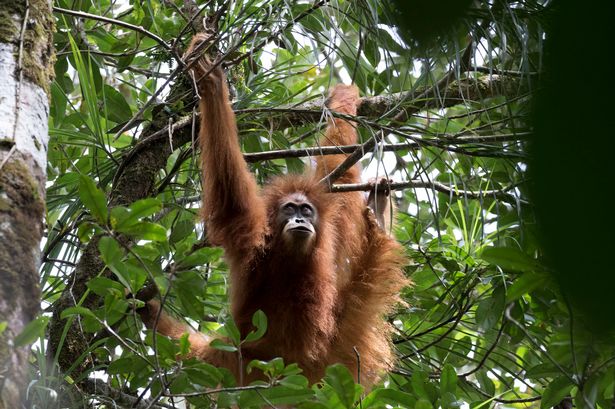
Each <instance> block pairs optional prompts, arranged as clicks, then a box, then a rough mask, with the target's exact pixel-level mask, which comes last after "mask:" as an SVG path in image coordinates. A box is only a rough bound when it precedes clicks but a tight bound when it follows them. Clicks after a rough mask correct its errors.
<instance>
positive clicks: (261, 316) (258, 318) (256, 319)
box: [244, 310, 267, 342]
mask: <svg viewBox="0 0 615 409" xmlns="http://www.w3.org/2000/svg"><path fill="white" fill-rule="evenodd" d="M252 324H254V326H255V327H256V331H250V333H249V334H248V335H247V336H246V339H245V340H244V342H252V341H256V340H259V339H261V338H262V337H263V335H265V333H266V332H267V316H266V315H265V313H264V312H263V311H261V310H258V311H256V312H255V313H254V315H253V316H252Z"/></svg>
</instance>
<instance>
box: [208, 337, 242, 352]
mask: <svg viewBox="0 0 615 409" xmlns="http://www.w3.org/2000/svg"><path fill="white" fill-rule="evenodd" d="M209 346H210V347H212V348H215V349H219V350H220V351H226V352H237V347H236V346H234V345H231V344H227V343H226V342H224V341H222V340H221V339H220V338H215V339H214V340H213V341H211V342H210V343H209Z"/></svg>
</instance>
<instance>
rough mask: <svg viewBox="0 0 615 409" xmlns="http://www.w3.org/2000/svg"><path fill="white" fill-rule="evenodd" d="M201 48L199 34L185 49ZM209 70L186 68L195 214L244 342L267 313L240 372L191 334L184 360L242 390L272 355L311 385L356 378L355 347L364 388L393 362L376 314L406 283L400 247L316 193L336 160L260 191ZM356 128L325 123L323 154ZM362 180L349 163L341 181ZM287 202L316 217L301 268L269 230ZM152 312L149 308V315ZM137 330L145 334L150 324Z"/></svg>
mask: <svg viewBox="0 0 615 409" xmlns="http://www.w3.org/2000/svg"><path fill="white" fill-rule="evenodd" d="M199 41H201V40H200V37H198V36H197V38H196V39H195V40H193V45H192V47H194V45H195V44H196V43H198V42H199ZM208 67H209V63H208V62H207V61H206V60H205V59H203V60H201V61H200V63H199V64H197V66H196V68H195V69H194V75H195V78H196V80H197V84H198V87H199V93H200V96H201V102H200V109H201V118H202V119H201V130H200V146H201V162H202V166H203V216H204V218H205V221H206V224H207V231H208V235H209V239H210V240H211V242H212V243H215V244H216V245H220V246H222V247H224V249H225V256H226V259H227V261H228V264H229V266H230V274H231V306H232V315H233V317H234V319H235V321H236V323H237V325H238V327H239V329H240V331H241V333H242V335H243V336H245V335H246V334H247V333H248V332H249V331H250V330H252V324H251V318H252V315H253V313H254V312H255V311H256V310H258V309H261V310H263V311H264V312H265V314H266V315H267V317H268V321H269V326H268V329H267V333H266V334H265V336H264V337H263V338H262V339H261V340H258V341H256V342H253V343H248V344H246V345H245V346H243V347H242V356H243V361H242V362H239V359H238V357H237V354H235V353H229V352H223V351H219V350H215V349H212V348H210V347H209V345H208V340H207V338H205V337H199V336H196V335H191V337H190V341H191V355H194V356H197V357H199V358H201V359H203V360H206V361H208V362H210V363H212V364H214V365H218V366H222V367H226V368H228V369H229V370H231V371H232V372H233V373H234V374H235V376H236V377H237V379H242V380H243V383H248V382H250V381H251V380H253V379H255V376H257V375H255V374H252V375H251V376H250V377H246V374H245V373H244V368H245V365H246V364H247V363H249V362H250V360H252V359H265V360H267V359H272V358H274V357H278V356H280V357H283V358H284V360H285V362H286V363H291V362H296V363H298V364H299V365H300V366H301V367H302V368H303V370H304V374H305V375H306V376H307V377H308V379H309V380H310V382H316V381H318V380H319V379H320V378H321V377H322V376H323V375H324V370H325V368H326V366H327V365H330V364H333V363H337V362H339V363H343V364H345V365H346V366H347V367H348V368H349V369H350V370H351V372H352V373H353V374H355V378H356V377H357V374H358V373H359V368H358V364H357V362H358V361H357V356H356V353H355V350H354V348H355V347H356V349H357V351H358V353H359V356H360V361H361V367H360V373H361V382H362V383H363V384H364V385H367V386H370V385H371V384H373V383H374V382H376V381H377V380H378V379H379V378H380V376H381V375H382V374H383V373H384V372H385V371H386V370H387V369H390V367H391V364H392V359H393V356H392V352H391V345H390V331H391V327H390V325H389V324H388V323H387V322H386V321H385V320H384V315H385V314H387V313H389V312H390V311H391V309H392V308H393V306H394V305H395V304H396V303H397V302H398V301H399V298H398V292H399V290H400V289H401V288H402V287H403V286H405V285H406V284H407V283H408V281H407V279H406V278H405V277H404V275H403V271H402V268H403V266H404V265H405V264H406V262H407V260H406V258H405V256H404V251H403V249H402V247H401V246H400V245H399V244H398V243H397V242H396V241H395V240H393V239H391V238H390V237H389V236H388V235H387V234H386V233H385V232H384V231H383V230H382V229H380V228H379V227H378V226H377V223H376V221H375V219H374V216H373V214H372V213H371V212H370V211H369V210H368V208H367V206H366V202H365V199H364V197H363V195H362V194H361V193H360V192H350V193H343V194H331V193H326V192H325V190H324V188H323V186H321V185H320V184H319V183H318V181H319V180H320V179H321V178H322V177H323V176H325V175H326V174H327V173H329V172H331V171H332V170H333V169H335V167H336V166H337V165H339V163H341V161H343V160H344V159H345V155H333V156H327V157H319V158H318V159H317V165H316V170H315V171H314V172H311V173H308V174H307V175H287V176H282V177H279V178H276V179H275V180H273V181H272V182H271V183H269V184H268V185H267V186H266V187H265V188H264V189H263V190H262V191H261V190H260V189H259V187H258V186H257V184H256V181H255V179H254V177H253V176H252V174H251V173H250V172H249V171H248V169H247V166H246V163H245V162H244V160H243V157H242V153H241V151H240V147H239V143H238V140H237V128H236V124H235V116H234V114H233V111H232V110H231V107H230V104H229V101H228V89H227V86H226V83H225V79H224V74H223V73H222V71H221V70H220V69H219V68H216V69H214V70H213V72H212V73H211V74H210V75H208V76H207V77H203V78H201V77H202V76H203V74H204V73H205V72H206V71H207V70H208ZM358 101H359V96H358V90H357V88H356V87H354V86H344V85H338V86H336V87H335V88H333V90H332V91H331V93H330V104H329V106H330V108H331V109H332V110H334V111H337V112H341V113H345V114H349V115H355V114H356V108H357V103H358ZM355 126H356V125H355V124H353V123H350V122H348V121H346V120H343V119H339V118H336V119H332V120H330V122H329V126H328V128H327V131H326V133H325V135H324V137H323V138H322V140H321V144H322V145H345V144H352V143H356V142H357V132H356V129H355ZM359 180H360V169H359V166H358V165H357V166H353V167H352V168H351V169H350V170H348V171H347V172H346V173H345V174H344V175H343V176H342V177H341V178H340V179H339V182H342V183H356V182H359ZM294 192H300V193H303V194H304V195H305V196H306V197H307V198H308V200H309V201H310V203H311V204H312V205H314V207H315V208H316V209H317V212H318V220H319V221H318V222H317V223H316V226H315V227H316V239H315V242H314V246H313V248H312V250H311V254H310V255H309V256H308V257H303V258H300V257H297V256H293V255H292V254H288V253H285V252H282V251H280V249H281V248H282V246H281V245H280V234H279V232H277V231H275V228H274V227H275V223H274V221H275V217H276V214H277V212H278V208H279V206H280V204H281V203H282V200H284V199H285V198H286V197H288V195H289V194H291V193H294ZM158 308H159V307H158V306H157V304H155V303H154V304H150V308H149V313H148V314H149V316H150V317H151V316H152V314H154V313H157V311H158ZM148 314H146V315H148ZM145 321H146V324H148V326H150V327H151V325H152V323H151V318H150V319H147V318H146V319H145ZM157 329H158V331H159V332H160V333H162V334H165V335H169V336H171V337H175V338H177V337H178V336H179V335H181V333H183V332H185V331H186V328H185V326H183V325H182V324H180V323H177V322H176V321H174V320H173V319H171V318H170V317H169V316H168V315H166V314H162V318H161V321H160V322H159V324H158V327H157ZM197 335H198V334H197ZM240 365H241V367H240Z"/></svg>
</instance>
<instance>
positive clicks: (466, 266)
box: [20, 0, 615, 409]
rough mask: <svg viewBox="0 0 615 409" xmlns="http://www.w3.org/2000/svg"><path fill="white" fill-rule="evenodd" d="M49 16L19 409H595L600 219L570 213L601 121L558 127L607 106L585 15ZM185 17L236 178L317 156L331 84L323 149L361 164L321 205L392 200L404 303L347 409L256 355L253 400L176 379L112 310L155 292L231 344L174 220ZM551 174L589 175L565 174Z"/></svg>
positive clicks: (176, 349)
mask: <svg viewBox="0 0 615 409" xmlns="http://www.w3.org/2000/svg"><path fill="white" fill-rule="evenodd" d="M552 3H554V4H552ZM53 5H54V9H53V16H54V18H55V23H56V29H57V31H56V33H55V34H54V37H53V38H54V46H55V48H56V53H57V54H56V57H57V60H56V62H55V80H54V81H53V83H51V84H50V88H49V90H50V95H51V103H50V118H49V125H50V129H49V132H50V142H49V149H48V167H47V172H48V183H47V199H46V201H47V202H46V203H47V209H46V218H45V237H44V240H43V244H42V265H41V268H40V285H41V289H42V305H43V311H42V313H41V316H40V317H39V318H38V319H36V320H35V321H33V323H32V324H30V325H29V326H28V327H27V329H26V331H25V333H24V335H23V336H22V338H21V339H20V342H22V343H23V344H27V343H29V342H33V343H34V344H33V347H32V348H33V351H34V355H33V357H32V359H31V362H30V366H31V373H32V378H33V381H32V382H31V384H30V386H29V387H28V399H29V401H28V405H30V406H31V407H36V408H60V407H75V408H77V407H96V408H115V407H133V408H184V407H191V408H193V407H194V408H199V407H217V408H229V407H235V406H237V407H240V408H252V407H280V406H281V405H292V406H295V407H299V408H355V407H356V408H363V409H367V408H417V409H428V408H475V409H478V408H539V407H540V408H552V407H557V408H559V409H564V408H571V407H573V405H574V406H576V407H579V408H610V409H613V408H615V403H614V402H613V395H614V387H615V343H614V342H613V338H612V335H611V333H610V332H609V331H610V329H612V325H613V323H612V322H611V321H612V318H611V315H612V313H613V311H615V306H613V304H612V301H607V300H608V298H609V296H610V295H612V289H613V286H611V285H609V284H612V283H613V281H612V280H613V279H612V278H611V279H610V280H611V281H608V280H605V281H599V280H600V274H606V272H607V271H608V268H609V267H610V266H609V265H608V264H607V262H606V261H605V262H604V263H603V262H602V261H601V260H603V259H606V258H603V257H601V256H600V255H601V254H603V253H602V250H605V251H608V250H607V249H606V246H605V245H604V244H602V243H606V242H607V240H608V237H607V236H608V234H609V227H611V225H612V223H611V222H609V221H604V220H605V219H608V220H610V219H612V216H611V215H610V214H609V213H608V208H606V205H604V206H596V207H594V208H589V206H592V205H591V203H592V201H593V199H596V200H598V199H601V198H602V196H601V195H606V193H603V192H606V190H608V189H607V188H606V185H603V186H601V185H600V184H601V183H602V181H601V179H600V178H601V177H603V175H604V176H606V174H607V172H608V169H606V170H605V169H604V163H608V157H607V156H606V155H607V153H606V152H609V153H608V154H611V152H613V150H612V149H611V150H609V149H606V148H607V147H608V146H606V145H600V144H599V142H596V143H595V144H594V145H592V146H594V148H593V149H594V151H592V152H593V153H595V155H596V156H595V157H594V156H589V157H587V156H584V157H583V158H582V159H581V158H579V157H578V155H584V154H583V153H582V152H584V151H583V149H584V148H583V147H582V146H580V145H583V143H582V142H580V138H582V137H583V132H587V133H588V134H589V133H591V134H592V135H600V134H601V133H602V129H600V126H604V125H600V123H602V121H606V122H608V121H607V120H606V118H605V119H598V118H592V119H590V120H586V119H582V120H580V119H579V118H580V117H579V116H577V117H576V119H575V118H573V117H574V115H575V112H574V110H577V113H578V114H579V115H581V114H583V115H585V114H586V115H587V116H586V117H584V118H588V117H589V118H591V116H592V115H594V114H595V115H596V116H597V115H599V114H601V113H602V111H595V109H596V108H595V106H596V105H595V104H596V103H600V101H602V100H603V99H606V98H608V95H609V94H608V93H605V94H606V95H607V96H605V97H602V98H603V99H596V100H594V101H591V98H593V97H594V95H593V94H591V92H590V94H584V92H587V88H589V89H590V91H591V90H595V89H597V87H600V83H602V82H604V81H605V80H606V81H608V80H607V79H606V78H605V77H607V76H608V73H606V72H602V71H601V69H600V67H598V66H599V65H600V61H596V65H597V66H592V64H590V63H589V61H595V60H593V59H592V58H593V57H592V56H591V55H589V54H590V53H592V52H593V51H594V49H595V48H598V47H599V46H600V44H601V42H602V41H605V40H606V39H608V38H611V39H612V38H615V37H608V33H602V32H601V33H595V32H593V31H591V30H592V29H594V27H603V26H602V17H601V16H598V14H600V12H596V11H594V12H593V13H594V14H593V17H595V18H597V19H599V21H593V22H592V23H591V24H590V23H587V24H585V25H583V24H581V26H575V25H574V24H568V21H567V20H566V19H568V18H574V19H579V20H580V21H589V20H584V16H585V14H586V13H585V11H584V10H580V11H574V13H575V14H566V13H564V12H561V11H560V10H559V9H558V5H559V6H562V5H563V6H562V7H564V8H565V7H566V3H565V2H559V3H558V2H557V1H548V0H520V1H503V0H476V1H469V0H467V1H466V0H464V1H433V2H430V1H417V0H412V1H407V2H404V1H399V2H386V1H385V2H382V1H376V0H356V1H348V0H320V1H313V0H309V1H301V0H299V1H293V0H234V1H231V0H207V1H204V0H197V1H193V0H149V1H144V2H141V1H132V0H127V1H116V0H96V1H94V0H70V1H69V0H56V1H55V2H54V3H53ZM558 13H559V14H558ZM584 13H585V14H584ZM203 21H205V22H206V24H207V29H208V30H209V31H210V32H211V33H212V35H213V36H215V39H216V41H215V44H216V50H214V52H213V55H214V57H215V59H216V61H217V62H219V63H220V64H221V65H222V66H223V67H224V69H225V71H226V72H227V75H228V78H229V83H230V86H231V89H232V96H233V108H234V110H235V112H236V114H237V117H238V124H239V131H240V140H241V145H242V149H243V151H244V152H245V158H246V160H247V162H248V163H249V164H250V167H251V170H252V171H253V172H254V173H255V174H256V176H257V178H258V180H259V181H260V182H264V181H266V180H267V179H268V178H269V177H270V176H272V175H275V174H278V173H281V172H296V171H301V170H302V169H304V168H305V167H308V166H310V163H311V158H313V157H314V156H315V155H319V154H327V153H328V154H331V153H337V152H339V150H337V149H329V150H321V149H319V148H318V147H317V146H316V147H315V144H316V142H317V140H318V137H319V135H320V133H321V132H322V130H323V128H324V125H325V124H326V121H327V117H328V116H329V115H330V113H329V112H328V111H327V109H326V108H325V107H324V97H325V96H326V93H327V90H328V89H329V88H330V87H331V86H332V85H333V84H336V83H340V82H344V83H350V82H354V83H355V84H356V85H357V86H358V87H359V88H360V90H361V94H362V96H363V100H362V104H361V106H360V109H359V113H358V116H357V118H356V121H357V122H358V123H359V130H360V137H361V145H357V146H350V147H345V148H344V149H345V150H344V152H348V153H350V152H354V151H356V150H357V149H359V150H363V152H364V155H363V157H362V159H361V163H362V165H363V167H364V174H365V175H364V176H365V177H364V180H365V181H366V184H364V185H361V186H352V187H346V188H352V189H359V190H364V191H366V194H367V192H368V191H369V190H370V188H371V186H370V184H369V183H368V181H369V180H370V179H372V178H381V177H385V178H388V179H390V180H391V181H392V185H391V188H392V189H393V192H394V193H393V200H394V201H395V204H396V206H397V209H398V211H397V226H396V227H395V229H394V231H393V232H392V234H394V235H395V237H396V238H397V239H398V240H399V241H400V242H401V243H403V245H404V246H405V248H406V249H407V252H408V254H409V255H410V257H411V259H412V264H411V265H410V266H409V267H408V269H407V274H408V276H409V277H411V278H412V280H413V282H414V285H413V286H412V287H409V288H406V289H405V290H404V292H403V299H404V300H405V302H406V304H405V305H400V306H399V308H398V309H397V311H396V313H395V314H393V315H392V316H390V317H388V319H389V320H390V321H391V322H392V323H393V324H394V326H395V328H396V333H395V336H394V339H393V342H394V344H395V349H396V352H397V355H398V360H397V363H396V366H395V368H394V369H393V370H392V371H391V373H390V374H389V375H388V376H387V377H386V378H385V379H384V381H383V382H382V383H381V384H380V385H378V386H377V387H376V388H374V389H372V390H371V391H363V390H362V387H361V386H360V385H356V384H355V383H354V382H353V380H352V377H351V375H350V374H349V373H348V370H347V369H346V368H344V367H340V366H332V367H330V368H329V370H328V371H327V376H326V377H325V378H324V379H323V382H322V383H321V384H318V385H315V386H309V385H307V381H306V379H305V378H303V377H302V376H301V374H300V371H299V370H298V369H297V368H296V366H294V365H291V363H288V362H281V360H279V359H277V360H273V361H271V362H258V363H255V367H257V368H261V369H263V370H265V371H266V373H267V374H268V376H269V381H268V382H261V383H258V384H254V385H251V386H247V387H237V386H236V380H234V379H232V377H230V376H229V374H228V373H226V372H225V371H223V370H220V369H217V368H214V367H212V366H210V365H208V364H206V363H202V362H195V361H184V362H181V361H177V360H176V355H177V354H178V353H180V352H181V351H185V350H186V347H187V346H186V343H185V342H179V343H174V342H172V341H170V340H168V339H167V338H164V337H161V336H155V337H154V336H152V334H151V332H150V331H145V329H144V328H143V325H142V324H141V321H140V319H139V317H138V314H135V312H134V309H135V307H138V306H139V305H140V304H139V301H137V300H135V299H131V298H127V297H126V294H127V293H131V294H143V293H144V292H147V291H151V290H152V288H155V287H157V288H158V289H159V291H160V294H161V297H162V299H163V303H164V305H165V308H166V309H167V310H168V311H170V312H172V313H173V314H175V315H177V316H180V317H185V318H186V320H187V322H189V323H190V324H191V325H193V326H194V327H195V328H198V329H200V330H202V331H219V332H222V333H225V334H227V335H229V336H230V342H231V344H229V345H220V347H221V348H228V349H231V350H232V349H233V348H234V349H237V348H240V347H241V343H242V342H243V341H242V340H241V339H238V337H236V336H233V333H234V332H233V324H232V322H230V318H229V310H228V298H227V294H228V287H227V272H228V271H227V266H226V264H225V263H224V261H223V258H222V255H223V254H222V251H221V250H220V249H218V248H214V247H210V246H209V245H208V244H207V242H206V241H205V239H204V227H203V225H202V224H201V223H200V220H199V217H198V210H199V201H200V198H199V193H200V190H201V189H200V174H199V166H198V161H197V152H198V146H197V145H196V144H195V136H196V132H198V129H197V128H198V123H196V122H195V121H194V120H195V118H196V114H197V113H196V111H195V102H196V95H195V93H194V92H193V90H192V83H191V80H190V78H189V77H188V76H187V75H186V72H185V69H184V65H183V63H181V56H182V53H183V50H184V49H185V47H186V45H187V44H188V43H189V41H190V38H191V37H192V35H193V34H194V33H195V32H199V31H202V30H203ZM608 25H609V23H608V22H605V24H604V26H606V28H604V29H605V30H611V29H610V28H608ZM611 26H612V24H611ZM586 29H587V30H589V31H584V30H586ZM598 29H601V28H598ZM609 32H610V31H609ZM582 33H586V34H584V35H582ZM587 33H589V34H587ZM558 35H559V37H558ZM553 39H556V40H559V41H561V42H560V43H559V45H558V44H557V43H556V42H554V44H555V45H551V44H550V41H551V40H553ZM577 40H581V41H577ZM611 47H612V46H611ZM569 52H570V53H571V54H572V55H569V54H568V53H569ZM600 52H601V53H605V51H604V50H602V51H600ZM586 57H587V58H586ZM590 66H591V67H590ZM554 67H555V68H557V69H560V71H557V70H552V68H554ZM556 72H559V74H557V73H556ZM576 79H579V82H580V84H584V85H579V86H578V87H577V86H575V85H574V84H571V82H574V81H575V80H576ZM611 82H612V81H611ZM607 86H610V87H611V88H612V84H611V85H607ZM576 91H579V92H576ZM575 92H576V93H575ZM541 98H542V99H541ZM536 101H538V103H537V102H536ZM540 102H542V104H540ZM610 104H611V105H612V102H611V103H610ZM535 118H537V119H536V121H535V120H534V119H535ZM551 120H553V122H550V121H551ZM595 123H598V124H597V125H596V124H595ZM575 127H577V128H575ZM573 129H574V130H575V134H574V135H569V134H566V132H567V131H572V130H573ZM577 131H579V133H576V132H577ZM540 132H542V133H540ZM532 141H534V142H535V143H534V144H532ZM610 144H611V145H612V142H610ZM600 146H602V148H600ZM595 147H598V148H597V149H596V148H595ZM533 153H536V155H534V156H533ZM593 153H591V152H590V153H588V155H592V154H593ZM566 155H568V156H566ZM575 157H576V158H577V159H575ZM592 157H593V158H596V159H595V160H592V159H591V158H592ZM532 158H534V159H535V161H533V159H532ZM576 160H582V161H583V162H584V163H585V162H587V166H588V167H590V168H591V170H590V171H589V172H583V171H581V170H578V169H579V168H577V170H571V169H575V168H570V167H569V166H571V165H572V164H574V163H575V161H576ZM594 162H596V164H594ZM583 166H585V164H584V165H583ZM588 179H593V180H588ZM607 184H608V181H607ZM337 188H338V189H344V187H343V186H338V187H337ZM594 188H596V189H594ZM575 189H579V190H576V192H575ZM332 194H335V193H332ZM600 203H602V202H600ZM603 203H606V201H605V202H603ZM586 209H587V210H586ZM592 209H594V210H592ZM584 210H585V211H584ZM541 217H543V218H544V219H541ZM603 217H604V218H603ZM537 220H539V221H540V222H538V221H537ZM543 220H544V222H543ZM601 221H604V223H607V224H606V225H605V224H602V223H601ZM609 223H610V224H609ZM541 226H547V227H548V229H546V230H542V231H541ZM575 229H581V230H575ZM605 231H606V233H605ZM611 231H612V230H611ZM611 240H612V239H611ZM583 243H585V244H583ZM585 255H586V257H587V259H585ZM549 260H553V262H550V261H549ZM611 270H612V267H611ZM555 271H559V273H554V272H555ZM560 289H563V291H562V290H560ZM575 291H578V292H576V293H575ZM609 303H610V304H609ZM609 326H611V327H610V328H609ZM234 405H235V406H234Z"/></svg>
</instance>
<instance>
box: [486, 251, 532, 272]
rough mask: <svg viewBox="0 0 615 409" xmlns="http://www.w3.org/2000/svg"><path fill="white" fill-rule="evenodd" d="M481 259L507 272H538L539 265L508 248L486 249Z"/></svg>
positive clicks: (528, 257) (520, 252)
mask: <svg viewBox="0 0 615 409" xmlns="http://www.w3.org/2000/svg"><path fill="white" fill-rule="evenodd" d="M481 258H482V259H483V260H485V261H487V262H488V263H489V264H495V265H497V266H500V267H502V268H503V269H504V270H507V271H517V272H528V271H536V270H540V269H541V266H540V263H539V262H538V261H537V260H535V259H533V258H531V257H530V256H528V255H527V254H525V253H524V252H522V251H521V250H518V249H515V248H509V247H487V248H486V249H485V250H483V252H482V253H481Z"/></svg>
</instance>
